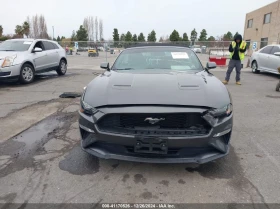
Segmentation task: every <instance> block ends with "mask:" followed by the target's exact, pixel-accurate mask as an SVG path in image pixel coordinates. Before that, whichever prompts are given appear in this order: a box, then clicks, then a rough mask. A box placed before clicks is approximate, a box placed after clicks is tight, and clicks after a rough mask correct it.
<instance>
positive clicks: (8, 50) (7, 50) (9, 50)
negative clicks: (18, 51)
mask: <svg viewBox="0 0 280 209" xmlns="http://www.w3.org/2000/svg"><path fill="white" fill-rule="evenodd" d="M0 51H5V52H14V51H15V50H11V49H6V50H1V49H0Z"/></svg>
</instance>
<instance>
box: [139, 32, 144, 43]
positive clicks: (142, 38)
mask: <svg viewBox="0 0 280 209" xmlns="http://www.w3.org/2000/svg"><path fill="white" fill-rule="evenodd" d="M138 41H139V42H145V41H146V40H145V36H144V34H143V33H140V34H139V36H138Z"/></svg>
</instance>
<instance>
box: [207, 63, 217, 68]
mask: <svg viewBox="0 0 280 209" xmlns="http://www.w3.org/2000/svg"><path fill="white" fill-rule="evenodd" d="M216 67H217V64H216V63H215V62H207V64H206V68H207V69H214V68H216Z"/></svg>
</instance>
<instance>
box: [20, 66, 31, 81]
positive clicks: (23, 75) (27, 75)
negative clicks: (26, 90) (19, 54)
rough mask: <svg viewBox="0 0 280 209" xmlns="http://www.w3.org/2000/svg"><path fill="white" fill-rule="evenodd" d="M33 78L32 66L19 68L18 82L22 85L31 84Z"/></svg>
mask: <svg viewBox="0 0 280 209" xmlns="http://www.w3.org/2000/svg"><path fill="white" fill-rule="evenodd" d="M34 77H35V70H34V68H33V66H32V65H30V64H24V65H23V66H22V67H21V70H20V75H19V81H20V82H21V83H23V84H28V83H32V82H33V80H34Z"/></svg>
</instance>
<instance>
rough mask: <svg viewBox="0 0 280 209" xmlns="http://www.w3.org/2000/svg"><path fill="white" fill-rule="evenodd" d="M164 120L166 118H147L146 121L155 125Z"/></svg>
mask: <svg viewBox="0 0 280 209" xmlns="http://www.w3.org/2000/svg"><path fill="white" fill-rule="evenodd" d="M162 120H165V118H146V119H145V120H144V121H149V123H150V124H152V125H154V124H156V123H158V122H159V121H162Z"/></svg>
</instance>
